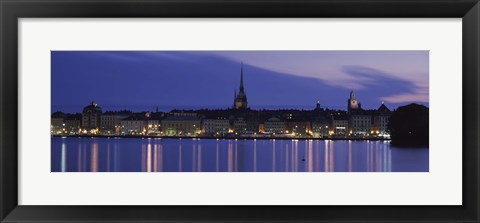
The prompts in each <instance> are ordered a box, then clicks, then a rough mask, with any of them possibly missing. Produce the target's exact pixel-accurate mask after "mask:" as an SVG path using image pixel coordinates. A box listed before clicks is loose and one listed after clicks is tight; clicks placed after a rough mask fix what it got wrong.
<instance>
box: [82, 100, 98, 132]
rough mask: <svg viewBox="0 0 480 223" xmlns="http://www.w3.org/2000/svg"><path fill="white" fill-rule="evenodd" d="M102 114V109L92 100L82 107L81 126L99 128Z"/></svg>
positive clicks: (87, 128) (86, 128) (91, 128)
mask: <svg viewBox="0 0 480 223" xmlns="http://www.w3.org/2000/svg"><path fill="white" fill-rule="evenodd" d="M101 115H102V109H101V108H100V106H98V105H97V104H96V103H95V102H93V101H92V103H90V105H88V106H87V107H85V108H83V112H82V127H83V128H84V129H85V130H87V131H90V130H93V129H99V128H100V116H101Z"/></svg>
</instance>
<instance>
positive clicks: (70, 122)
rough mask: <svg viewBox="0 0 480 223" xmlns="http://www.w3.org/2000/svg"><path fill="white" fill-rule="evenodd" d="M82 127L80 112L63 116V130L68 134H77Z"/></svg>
mask: <svg viewBox="0 0 480 223" xmlns="http://www.w3.org/2000/svg"><path fill="white" fill-rule="evenodd" d="M81 128H82V114H80V113H77V114H70V115H67V117H65V130H66V131H67V133H68V134H71V135H73V134H78V133H80V130H81Z"/></svg>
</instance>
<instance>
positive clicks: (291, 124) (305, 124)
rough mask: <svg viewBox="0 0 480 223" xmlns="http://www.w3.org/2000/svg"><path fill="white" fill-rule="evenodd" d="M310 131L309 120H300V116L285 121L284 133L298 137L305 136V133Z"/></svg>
mask: <svg viewBox="0 0 480 223" xmlns="http://www.w3.org/2000/svg"><path fill="white" fill-rule="evenodd" d="M310 131H311V125H310V121H307V120H302V119H300V118H294V119H291V120H287V121H285V133H288V134H292V135H293V136H298V137H306V136H307V133H310Z"/></svg>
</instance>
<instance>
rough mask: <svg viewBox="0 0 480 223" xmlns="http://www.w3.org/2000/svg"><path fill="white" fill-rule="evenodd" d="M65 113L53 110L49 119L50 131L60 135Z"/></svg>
mask: <svg viewBox="0 0 480 223" xmlns="http://www.w3.org/2000/svg"><path fill="white" fill-rule="evenodd" d="M64 119H65V114H64V113H62V112H59V111H57V112H54V113H53V114H52V115H51V119H50V133H51V134H53V135H60V134H62V133H63V132H64V131H65V122H64V121H65V120H64Z"/></svg>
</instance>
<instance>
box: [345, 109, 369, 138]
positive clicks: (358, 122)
mask: <svg viewBox="0 0 480 223" xmlns="http://www.w3.org/2000/svg"><path fill="white" fill-rule="evenodd" d="M348 126H349V128H350V129H349V130H350V131H349V134H350V135H352V136H368V135H370V134H371V127H372V115H371V114H369V112H367V111H365V110H362V109H358V110H356V111H354V112H352V113H351V114H350V117H349V121H348Z"/></svg>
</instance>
